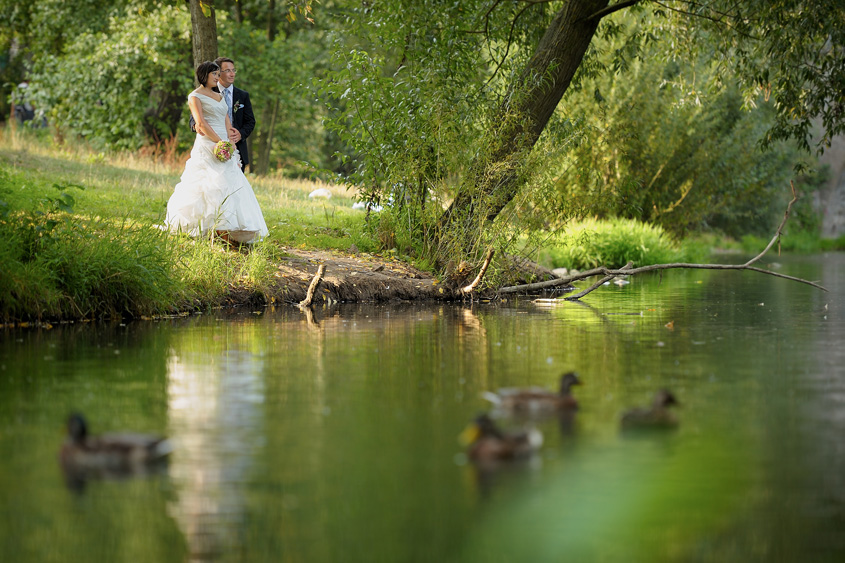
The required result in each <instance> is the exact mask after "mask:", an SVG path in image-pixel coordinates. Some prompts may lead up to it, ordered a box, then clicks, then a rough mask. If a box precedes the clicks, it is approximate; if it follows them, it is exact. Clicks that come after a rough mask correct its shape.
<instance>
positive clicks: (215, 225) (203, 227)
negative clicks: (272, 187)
mask: <svg viewBox="0 0 845 563" xmlns="http://www.w3.org/2000/svg"><path fill="white" fill-rule="evenodd" d="M188 97H189V98H191V97H194V98H197V99H198V100H199V102H200V104H201V105H202V115H203V117H204V118H205V121H206V122H207V123H208V124H209V126H210V127H211V128H212V129H214V132H215V133H217V136H218V137H220V138H221V139H226V140H227V139H228V138H229V134H228V131H226V113H227V106H226V102H225V101H224V100H223V99H222V98H221V99H220V101H219V102H218V101H217V100H215V99H214V98H209V97H208V96H205V95H203V94H198V93H196V92H191V93H190V94H189V95H188ZM215 144H216V143H214V142H213V141H211V140H210V139H208V137H204V136H202V135H200V134H197V138H196V140H195V141H194V148H193V149H191V157H190V158H189V159H188V162H186V163H185V172H184V173H183V174H182V178H181V181H180V182H179V183H178V184H177V185H176V189H175V190H174V191H173V195H172V196H170V200H169V201H168V202H167V219H166V220H165V225H166V226H167V228H168V229H170V230H171V231H173V232H178V231H181V232H183V233H188V234H190V235H192V236H199V235H204V234H207V233H208V232H209V231H226V232H227V233H228V236H229V239H230V240H233V241H237V242H255V241H257V240H259V239H261V238H262V237H265V236H266V235H267V224H266V223H265V222H264V216H263V215H262V214H261V208H260V207H259V206H258V200H256V199H255V193H254V192H253V191H252V186H250V185H249V181H248V180H247V179H246V176H244V173H243V172H242V171H241V162H240V160H241V156H240V153H238V152H237V150H235V154H234V155H233V156H232V158H231V159H229V160H228V161H226V162H220V161H219V160H217V158H215V157H214V154H213V153H212V151H213V150H214V146H215Z"/></svg>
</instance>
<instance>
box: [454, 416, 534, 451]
mask: <svg viewBox="0 0 845 563" xmlns="http://www.w3.org/2000/svg"><path fill="white" fill-rule="evenodd" d="M461 442H463V443H464V444H465V445H466V446H467V447H468V450H467V455H468V456H469V458H470V459H471V460H473V461H479V462H485V461H498V460H514V459H524V458H528V457H530V456H531V455H532V454H534V452H536V451H537V450H538V449H539V448H540V446H541V445H543V435H542V434H541V433H540V431H539V430H537V429H535V428H531V429H529V430H521V431H513V432H505V431H503V430H501V429H500V428H499V427H498V426H496V424H495V423H494V422H493V419H491V418H490V416H488V415H487V414H481V415H479V416H478V417H476V419H475V420H474V421H473V422H472V424H470V425H469V426H468V427H467V428H466V429H465V430H464V431H463V432H462V433H461Z"/></svg>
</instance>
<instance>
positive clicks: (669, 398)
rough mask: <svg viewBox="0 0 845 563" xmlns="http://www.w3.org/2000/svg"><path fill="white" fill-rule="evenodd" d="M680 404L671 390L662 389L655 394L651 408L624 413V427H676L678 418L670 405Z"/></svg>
mask: <svg viewBox="0 0 845 563" xmlns="http://www.w3.org/2000/svg"><path fill="white" fill-rule="evenodd" d="M679 404H680V403H679V402H678V400H677V399H675V396H674V395H673V394H672V393H671V392H669V391H667V390H666V389H661V390H660V391H658V392H657V393H656V394H655V395H654V400H653V401H652V403H651V407H650V408H647V409H646V408H636V409H631V410H629V411H627V412H625V413H624V414H623V415H622V428H623V429H625V428H674V427H676V426H677V425H678V418H677V417H676V416H675V413H673V412H671V411H670V410H669V407H671V406H673V405H679Z"/></svg>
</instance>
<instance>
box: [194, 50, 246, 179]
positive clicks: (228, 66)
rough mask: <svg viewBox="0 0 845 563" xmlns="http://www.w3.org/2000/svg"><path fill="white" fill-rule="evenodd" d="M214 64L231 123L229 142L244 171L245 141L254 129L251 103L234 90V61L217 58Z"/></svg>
mask: <svg viewBox="0 0 845 563" xmlns="http://www.w3.org/2000/svg"><path fill="white" fill-rule="evenodd" d="M214 62H215V63H217V66H219V67H220V78H218V79H217V90H218V91H219V92H220V93H221V94H223V99H224V100H226V105H227V106H229V121H231V122H232V129H231V130H230V131H229V140H230V141H232V142H234V143H235V146H236V147H237V148H238V152H239V153H241V170H243V171H246V165H247V164H249V149H248V148H247V145H246V139H247V137H249V135H250V134H251V133H252V130H253V129H255V115H253V113H252V102H250V101H249V92H247V91H245V90H241V89H240V88H235V85H234V82H235V74H236V71H235V61H233V60H232V59H227V58H226V57H217V58H216V59H214ZM191 130H192V131H193V130H194V118H193V117H191Z"/></svg>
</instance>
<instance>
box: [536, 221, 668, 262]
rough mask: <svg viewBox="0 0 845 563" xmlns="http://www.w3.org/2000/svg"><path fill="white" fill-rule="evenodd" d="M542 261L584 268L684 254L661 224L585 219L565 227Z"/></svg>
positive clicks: (654, 259)
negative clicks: (658, 225)
mask: <svg viewBox="0 0 845 563" xmlns="http://www.w3.org/2000/svg"><path fill="white" fill-rule="evenodd" d="M545 254H546V256H545V257H544V260H543V261H544V262H547V263H548V264H549V265H550V266H551V267H553V268H560V267H566V268H576V269H579V270H586V269H590V268H596V267H598V266H607V267H611V268H619V267H622V266H624V265H625V264H626V263H627V262H629V261H631V262H633V263H634V266H645V265H648V264H659V263H664V262H676V261H679V260H682V259H683V258H682V257H683V253H682V252H681V250H680V249H679V248H678V246H677V245H676V244H675V242H674V241H673V240H672V239H671V238H670V237H669V235H667V234H666V233H665V232H664V230H663V229H662V228H660V227H657V226H654V225H650V224H647V223H640V222H638V221H634V220H632V219H612V220H609V221H597V220H585V221H581V222H579V223H574V224H572V225H570V226H568V227H567V228H566V229H565V230H564V232H563V234H562V235H561V236H560V237H559V239H558V242H557V243H556V244H555V245H554V246H552V247H549V248H547V249H546V251H545Z"/></svg>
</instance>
